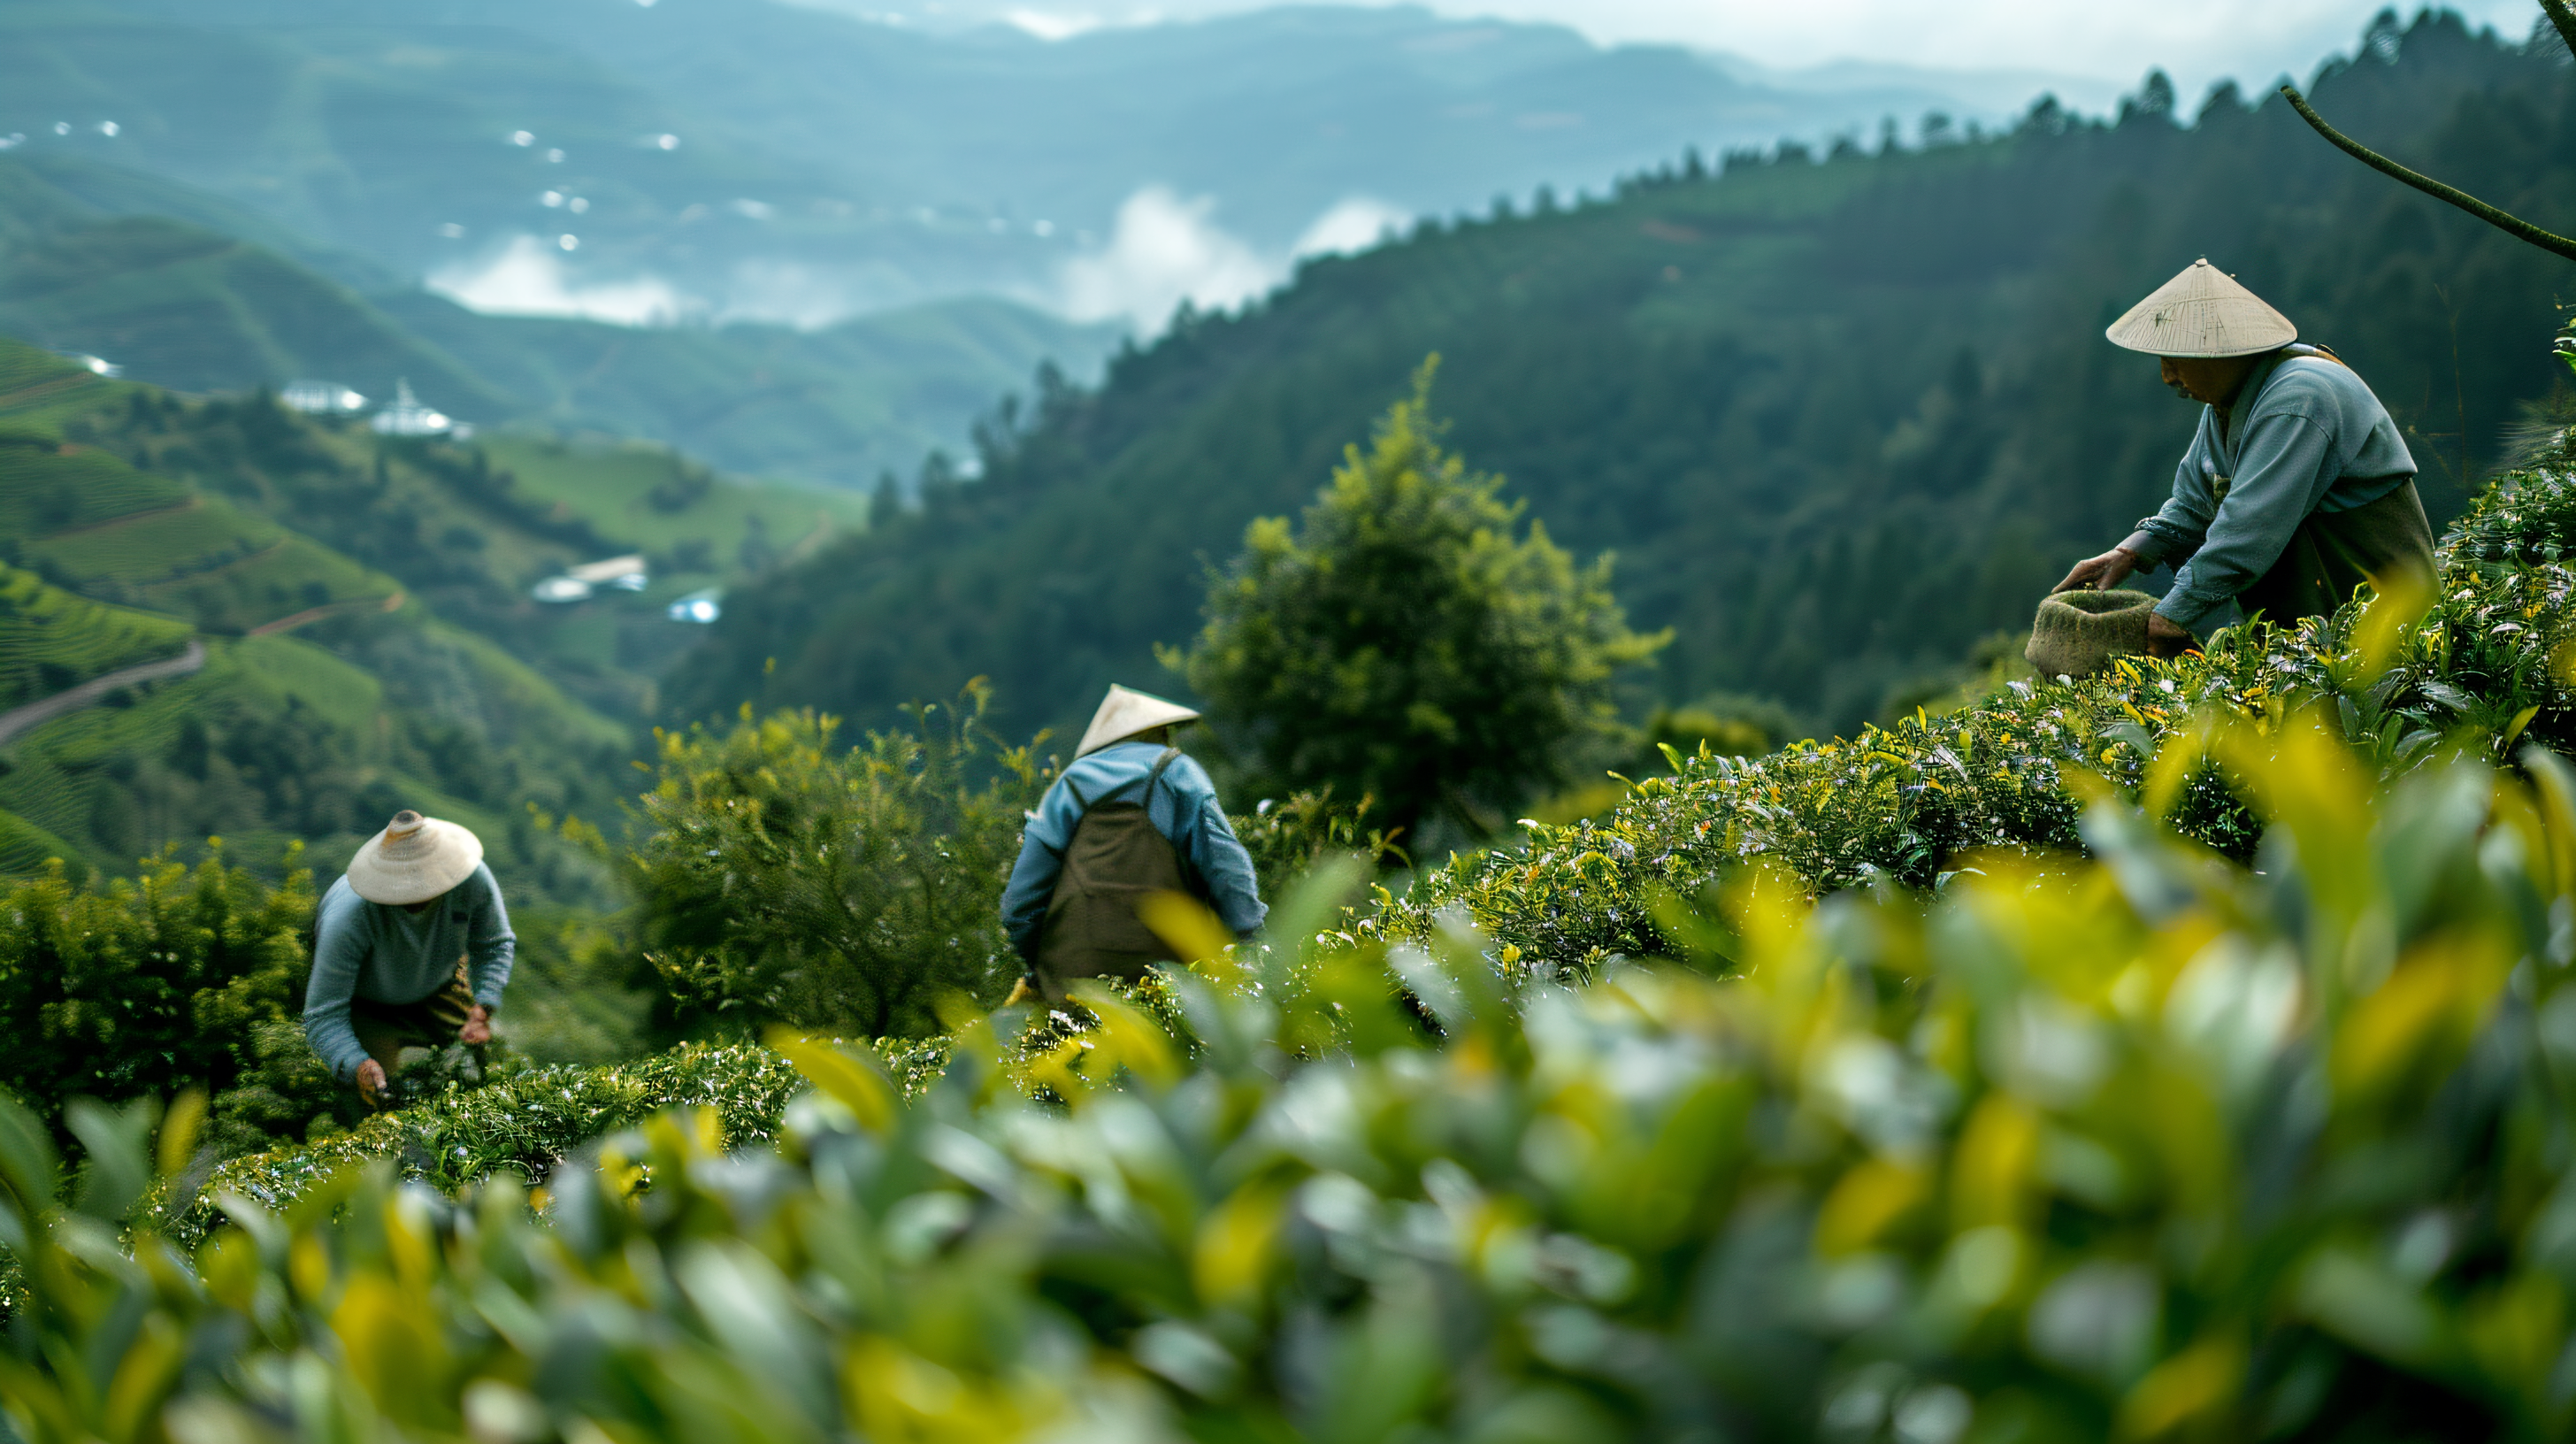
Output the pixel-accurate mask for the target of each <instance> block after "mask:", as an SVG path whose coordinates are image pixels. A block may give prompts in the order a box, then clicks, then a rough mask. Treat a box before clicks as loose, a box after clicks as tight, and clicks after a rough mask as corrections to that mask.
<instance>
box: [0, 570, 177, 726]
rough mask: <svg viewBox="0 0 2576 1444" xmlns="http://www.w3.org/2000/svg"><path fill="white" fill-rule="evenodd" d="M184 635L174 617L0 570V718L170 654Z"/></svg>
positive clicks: (174, 651)
mask: <svg viewBox="0 0 2576 1444" xmlns="http://www.w3.org/2000/svg"><path fill="white" fill-rule="evenodd" d="M189 631H190V628H189V626H188V624H187V623H185V622H182V621H179V620H178V619H176V618H173V617H163V616H155V615H153V614H151V613H148V612H137V611H132V610H129V609H126V608H123V607H110V606H103V605H101V604H99V603H97V602H93V601H90V600H88V599H87V598H84V597H80V596H77V595H74V594H73V593H70V592H66V591H64V590H63V589H61V588H60V587H53V586H48V585H46V584H45V582H44V580H43V579H42V578H40V577H38V576H37V575H36V574H35V573H33V572H28V571H21V570H19V569H17V568H15V567H9V566H0V712H6V711H8V710H9V709H11V708H13V707H17V706H20V705H23V704H25V703H28V702H33V701H36V700H37V699H39V698H43V697H49V696H52V695H53V694H54V693H56V692H60V691H63V690H65V689H67V688H70V687H76V686H78V685H80V684H81V683H83V682H86V681H88V680H90V679H91V678H93V677H97V676H101V675H103V674H105V673H108V672H113V671H116V670H117V669H118V668H121V667H130V666H134V665H136V664H137V663H141V662H152V661H158V660H160V659H162V658H164V657H170V656H175V655H177V654H178V652H179V651H180V649H181V648H182V647H184V646H185V645H186V643H187V640H188V635H189Z"/></svg>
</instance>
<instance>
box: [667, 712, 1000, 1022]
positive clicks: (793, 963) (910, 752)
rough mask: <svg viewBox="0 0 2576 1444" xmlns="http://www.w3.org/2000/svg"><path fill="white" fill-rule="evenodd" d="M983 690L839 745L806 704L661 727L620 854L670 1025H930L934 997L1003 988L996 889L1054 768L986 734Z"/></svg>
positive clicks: (828, 721) (992, 994)
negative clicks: (631, 840)
mask: <svg viewBox="0 0 2576 1444" xmlns="http://www.w3.org/2000/svg"><path fill="white" fill-rule="evenodd" d="M989 700H990V694H989V692H988V691H987V690H986V689H985V688H984V686H983V685H982V684H981V683H980V682H978V683H975V684H973V685H970V686H969V687H968V688H967V690H966V692H965V693H964V694H963V695H962V696H961V697H960V698H959V700H958V702H957V703H956V704H955V705H953V706H940V705H936V704H933V705H928V706H916V707H915V708H913V709H912V713H911V715H912V722H911V725H910V726H909V727H907V728H904V729H898V730H893V731H887V732H874V733H870V734H869V735H868V738H867V740H866V742H864V743H863V744H861V745H859V746H857V747H854V748H847V749H844V748H840V747H836V746H835V745H834V742H833V737H834V733H835V731H836V730H837V728H838V725H839V724H838V722H837V720H836V719H833V718H829V717H818V716H816V715H815V714H813V713H811V712H785V713H779V714H777V715H775V716H771V717H767V718H763V719H759V720H754V719H753V718H752V717H751V715H750V714H749V712H748V710H746V711H745V713H744V715H743V717H742V719H741V720H740V721H739V722H738V723H736V724H735V725H734V726H732V727H731V728H728V729H725V730H723V731H715V730H711V729H708V728H706V727H703V726H700V727H693V728H691V729H689V730H688V731H686V732H672V733H665V734H663V736H662V738H661V744H662V745H661V755H660V774H659V776H658V778H657V780H656V781H655V783H654V786H653V789H652V791H650V792H647V793H646V794H644V797H643V800H642V803H641V807H640V819H639V820H640V822H641V823H642V825H643V826H642V829H641V830H642V838H641V841H639V842H638V843H637V844H636V845H635V847H634V848H633V850H632V851H630V852H628V853H626V854H624V856H623V857H622V859H621V861H622V867H623V871H624V873H625V876H626V880H627V882H628V884H629V886H630V888H631V889H632V892H633V895H634V899H635V909H636V931H637V934H638V946H639V958H640V960H641V962H642V963H643V964H644V965H645V966H647V967H648V968H649V969H650V972H651V975H652V976H653V977H654V978H655V979H656V980H657V982H658V985H659V987H660V990H661V1001H660V1002H659V1003H658V1004H657V1008H656V1013H655V1022H656V1024H657V1025H658V1026H659V1028H660V1029H661V1030H662V1032H663V1033H664V1034H665V1035H666V1036H667V1037H705V1036H717V1037H734V1038H741V1037H748V1036H755V1035H757V1033H758V1032H759V1031H760V1030H761V1029H763V1028H766V1027H768V1026H770V1025H772V1024H777V1023H788V1024H793V1025H795V1026H798V1027H802V1028H811V1029H818V1030H824V1031H848V1032H852V1033H857V1034H860V1035H863V1036H868V1037H887V1036H893V1035H898V1034H903V1035H912V1034H924V1033H930V1032H935V1031H936V1030H937V1029H938V1026H939V1024H938V1017H937V1014H936V1013H935V1011H934V1009H935V1007H936V1006H937V1004H938V1003H939V1001H940V1000H941V998H942V997H943V996H945V995H947V994H949V993H961V994H965V995H967V996H970V997H975V998H981V999H982V1000H983V1001H984V1002H985V1003H986V1004H987V1005H989V1004H991V1003H993V1002H997V1001H999V1000H1000V998H1001V996H1002V994H1004V993H1006V992H1008V991H1009V990H1010V987H1011V984H1012V982H1013V980H1014V979H1016V978H1017V977H1018V975H1019V965H1018V963H1017V961H1016V960H1015V958H1014V957H1013V955H1012V953H1011V950H1010V944H1009V940H1008V939H1007V938H1006V937H1005V936H1004V935H1003V932H1002V920H1001V910H1000V900H1001V894H1002V885H1003V883H1004V882H1005V881H1006V880H1007V879H1008V877H1009V875H1010V868H1011V863H1012V860H1013V859H1014V858H1016V857H1017V856H1018V855H1019V837H1020V825H1021V815H1022V813H1023V812H1024V811H1025V810H1026V809H1028V808H1030V807H1032V806H1035V805H1036V803H1037V800H1038V796H1039V793H1040V792H1041V791H1042V790H1043V788H1044V786H1045V783H1046V780H1047V777H1048V769H1047V768H1046V767H1045V765H1044V764H1043V763H1042V762H1041V760H1040V759H1039V758H1038V757H1037V755H1036V753H1035V751H1034V748H1035V745H1036V744H1035V743H1032V744H1031V745H1030V746H1024V747H1009V746H1005V745H1003V744H1002V743H1000V742H999V741H998V740H997V739H995V738H994V737H993V736H992V735H991V734H990V732H989V731H988V730H987V729H986V727H985V726H984V722H983V718H984V712H985V708H986V706H987V704H988V702H989ZM1040 741H1043V738H1041V739H1040Z"/></svg>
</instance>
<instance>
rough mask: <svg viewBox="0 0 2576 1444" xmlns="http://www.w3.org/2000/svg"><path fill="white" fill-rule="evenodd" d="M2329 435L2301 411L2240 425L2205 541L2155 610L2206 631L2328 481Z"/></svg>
mask: <svg viewBox="0 0 2576 1444" xmlns="http://www.w3.org/2000/svg"><path fill="white" fill-rule="evenodd" d="M2333 470H2334V437H2333V435H2332V434H2331V433H2330V432H2328V431H2327V430H2326V428H2325V427H2323V426H2320V425H2318V424H2317V423H2316V422H2314V421H2311V420H2309V419H2308V418H2307V417H2305V416H2300V415H2296V414H2293V413H2290V412H2279V413H2275V414H2273V415H2269V416H2259V417H2256V418H2255V419H2254V420H2253V421H2251V422H2250V423H2248V425H2247V426H2246V428H2245V444H2244V445H2243V446H2242V447H2240V448H2239V449H2238V451H2237V475H2236V481H2235V484H2234V485H2232V486H2230V487H2229V488H2228V491H2227V497H2226V499H2225V500H2224V501H2222V502H2220V503H2219V504H2218V509H2217V514H2216V516H2214V517H2213V518H2212V519H2211V520H2210V523H2209V532H2208V539H2207V540H2206V541H2204V542H2202V543H2201V545H2200V549H2199V550H2198V551H2197V552H2196V553H2194V554H2193V556H2192V558H2191V560H2190V561H2188V562H2186V563H2184V564H2183V565H2182V566H2181V567H2180V568H2179V569H2177V570H2176V571H2175V573H2174V584H2173V590H2172V591H2170V592H2168V593H2166V594H2165V599H2164V600H2163V601H2162V602H2159V603H2157V604H2156V612H2157V614H2158V615H2160V616H2162V617H2165V618H2166V619H2168V620H2169V621H2171V622H2173V623H2174V625H2176V626H2178V627H2181V628H2182V629H2184V630H2185V631H2189V632H2199V631H2202V630H2204V626H2203V624H2204V622H2205V621H2206V620H2207V618H2208V617H2209V616H2210V615H2211V614H2212V613H2214V612H2216V611H2218V610H2219V609H2220V608H2221V607H2224V606H2226V605H2227V604H2228V603H2229V602H2232V601H2234V600H2236V598H2237V597H2238V596H2239V595H2241V594H2242V593H2243V592H2244V591H2245V589H2246V588H2247V587H2250V586H2252V585H2254V583H2256V582H2257V581H2260V580H2262V577H2263V574H2264V573H2265V572H2268V571H2270V570H2271V569H2272V564H2273V563H2274V562H2277V561H2279V560H2280V559H2281V553H2282V552H2283V551H2284V550H2286V549H2287V548H2288V547H2289V545H2290V538H2292V537H2293V536H2295V535H2297V534H2298V530H2299V524H2300V523H2301V522H2304V521H2306V520H2307V519H2308V514H2309V513H2310V512H2313V511H2315V510H2316V508H2317V503H2318V502H2319V501H2321V500H2323V499H2324V497H2325V492H2326V488H2327V487H2329V486H2332V485H2333V484H2334V477H2333V475H2331V474H2330V473H2332V472H2333Z"/></svg>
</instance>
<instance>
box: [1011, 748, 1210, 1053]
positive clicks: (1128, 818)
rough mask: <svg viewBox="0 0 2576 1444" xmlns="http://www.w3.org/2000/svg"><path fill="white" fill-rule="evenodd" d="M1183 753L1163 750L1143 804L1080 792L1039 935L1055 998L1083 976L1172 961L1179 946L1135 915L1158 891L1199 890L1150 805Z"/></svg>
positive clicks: (1140, 972) (1130, 973)
mask: <svg viewBox="0 0 2576 1444" xmlns="http://www.w3.org/2000/svg"><path fill="white" fill-rule="evenodd" d="M1180 755H1181V754H1180V752H1179V750H1178V749H1172V750H1168V751H1166V752H1165V753H1164V754H1163V756H1162V758H1161V760H1160V761H1158V762H1156V763H1155V764H1154V771H1153V773H1152V775H1150V776H1148V777H1147V778H1146V779H1145V789H1144V792H1143V794H1142V796H1141V798H1140V800H1138V801H1136V802H1116V801H1111V800H1109V799H1107V798H1103V799H1102V800H1100V801H1098V802H1089V801H1086V800H1085V799H1084V798H1083V796H1082V794H1081V793H1080V792H1076V793H1074V795H1073V796H1074V800H1075V801H1076V802H1081V803H1083V813H1082V821H1080V822H1078V823H1076V824H1074V829H1073V837H1072V839H1071V840H1070V841H1068V842H1067V843H1066V844H1065V848H1064V871H1063V872H1062V873H1061V874H1060V875H1059V876H1058V877H1057V878H1056V884H1055V895H1054V896H1053V897H1051V898H1049V899H1048V900H1047V911H1046V920H1045V921H1044V922H1043V923H1041V924H1040V925H1039V926H1040V932H1039V933H1038V946H1037V966H1036V969H1035V978H1036V981H1037V985H1038V991H1040V992H1042V993H1044V994H1045V995H1046V999H1047V1001H1048V1002H1050V1003H1061V1002H1063V1001H1064V985H1065V984H1066V983H1069V982H1072V981H1073V980H1075V979H1077V978H1125V979H1128V980H1130V981H1132V980H1134V979H1137V978H1141V977H1143V976H1145V969H1146V967H1147V966H1148V965H1149V964H1153V963H1160V962H1168V961H1170V959H1171V956H1172V949H1171V948H1170V946H1168V945H1167V944H1165V943H1164V942H1163V940H1162V939H1161V938H1159V937H1157V936H1155V934H1154V930H1153V929H1152V928H1149V927H1147V926H1145V924H1144V922H1143V920H1141V919H1140V918H1138V917H1137V916H1136V905H1137V904H1138V903H1141V902H1143V901H1144V900H1145V898H1146V897H1147V896H1148V895H1150V894H1153V893H1158V892H1179V893H1194V892H1195V891H1196V890H1195V889H1192V888H1191V887H1189V886H1188V884H1187V880H1186V878H1185V876H1184V874H1183V872H1182V868H1181V854H1180V850H1179V849H1178V848H1175V847H1174V846H1172V843H1171V839H1169V838H1167V837H1165V836H1163V834H1162V833H1160V832H1158V831H1156V830H1155V828H1154V820H1153V818H1152V816H1151V815H1150V814H1148V813H1147V811H1146V805H1147V804H1148V803H1150V802H1152V800H1153V796H1154V788H1155V787H1156V786H1157V785H1159V784H1160V783H1161V782H1162V780H1163V769H1164V768H1166V767H1169V766H1171V765H1172V760H1173V759H1174V758H1176V757H1178V756H1180ZM1067 785H1068V786H1070V785H1071V784H1069V783H1068V784H1067Z"/></svg>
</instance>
